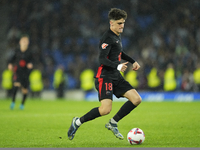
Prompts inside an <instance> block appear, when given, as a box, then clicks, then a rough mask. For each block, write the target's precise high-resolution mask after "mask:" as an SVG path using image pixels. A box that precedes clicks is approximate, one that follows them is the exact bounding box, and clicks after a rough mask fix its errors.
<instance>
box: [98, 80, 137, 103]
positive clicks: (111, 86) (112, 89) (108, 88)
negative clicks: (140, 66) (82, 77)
mask: <svg viewBox="0 0 200 150" xmlns="http://www.w3.org/2000/svg"><path fill="white" fill-rule="evenodd" d="M95 87H96V89H97V91H98V96H99V101H101V100H102V99H111V100H113V94H114V95H115V96H116V97H117V98H119V97H123V94H125V93H126V92H127V91H129V90H131V89H134V88H133V87H132V86H131V85H130V84H129V83H128V82H127V81H126V80H125V79H124V78H123V77H122V76H120V78H119V79H118V80H113V79H109V78H107V77H104V78H96V79H95Z"/></svg>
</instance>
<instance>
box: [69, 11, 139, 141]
mask: <svg viewBox="0 0 200 150" xmlns="http://www.w3.org/2000/svg"><path fill="white" fill-rule="evenodd" d="M108 18H109V20H110V28H109V29H108V30H107V31H106V32H105V33H104V34H103V36H102V38H101V40H100V43H99V50H100V51H99V63H100V66H99V67H98V71H97V73H96V75H95V87H96V89H97V91H98V96H99V101H100V102H101V106H100V107H95V108H93V109H91V110H90V111H89V112H88V113H86V114H85V115H83V116H82V117H80V118H79V117H74V118H73V120H72V123H71V126H70V128H69V130H68V138H69V139H70V140H72V139H73V138H74V136H75V133H76V131H77V129H78V128H79V127H80V126H81V125H82V124H83V123H85V122H88V121H91V120H93V119H95V118H98V117H100V116H104V115H107V114H109V113H110V111H111V109H112V102H113V94H114V95H115V96H116V97H117V98H120V97H126V98H127V99H128V101H127V102H125V104H124V105H123V106H122V107H121V109H120V110H119V111H118V112H117V113H116V115H115V116H114V117H113V118H111V119H110V120H109V122H108V123H107V124H106V125H105V127H106V128H107V129H108V130H111V131H112V132H113V134H114V135H115V136H116V137H117V138H119V139H124V137H123V135H122V134H121V133H120V132H119V130H118V126H117V123H118V122H119V121H120V120H121V119H122V118H123V117H125V116H126V115H128V114H129V113H130V112H131V111H132V110H133V109H135V108H136V107H137V106H138V105H139V104H140V103H141V101H142V99H141V97H140V95H139V94H138V92H137V91H136V90H135V89H134V88H133V87H132V86H131V85H130V84H129V83H128V82H127V81H126V80H125V79H124V78H123V76H122V75H121V73H120V71H121V72H124V71H125V70H126V69H127V63H128V62H130V63H131V64H132V67H133V70H138V69H139V68H140V65H139V64H138V63H137V62H136V61H135V60H133V59H132V58H131V57H130V56H128V55H127V54H126V53H125V52H124V51H123V48H122V43H121V35H120V34H121V33H122V32H123V29H124V24H125V20H126V18H127V13H126V12H125V11H124V10H121V9H117V8H112V9H111V10H110V11H109V14H108ZM121 59H123V60H126V61H127V62H125V63H121Z"/></svg>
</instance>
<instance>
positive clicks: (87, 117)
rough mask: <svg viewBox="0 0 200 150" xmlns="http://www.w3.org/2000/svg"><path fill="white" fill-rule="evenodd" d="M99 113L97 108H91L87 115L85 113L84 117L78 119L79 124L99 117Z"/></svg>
mask: <svg viewBox="0 0 200 150" xmlns="http://www.w3.org/2000/svg"><path fill="white" fill-rule="evenodd" d="M100 116H101V115H100V113H99V107H96V108H93V109H92V110H90V111H89V112H88V113H86V114H85V115H84V116H82V117H81V118H80V122H81V123H84V122H87V121H90V120H93V119H95V118H97V117H100Z"/></svg>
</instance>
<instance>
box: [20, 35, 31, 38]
mask: <svg viewBox="0 0 200 150" xmlns="http://www.w3.org/2000/svg"><path fill="white" fill-rule="evenodd" d="M23 37H27V38H28V39H29V35H28V34H21V36H20V39H21V38H23Z"/></svg>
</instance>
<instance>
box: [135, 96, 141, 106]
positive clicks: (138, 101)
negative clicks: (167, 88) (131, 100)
mask: <svg viewBox="0 0 200 150" xmlns="http://www.w3.org/2000/svg"><path fill="white" fill-rule="evenodd" d="M141 102H142V98H141V97H140V96H139V95H138V96H137V97H136V98H135V103H136V106H137V105H139V104H140V103H141Z"/></svg>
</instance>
